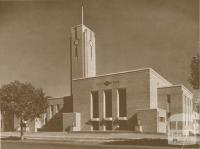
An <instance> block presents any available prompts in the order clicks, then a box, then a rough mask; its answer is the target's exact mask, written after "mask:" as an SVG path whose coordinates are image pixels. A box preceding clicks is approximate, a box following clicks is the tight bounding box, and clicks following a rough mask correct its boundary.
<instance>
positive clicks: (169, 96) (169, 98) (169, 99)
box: [167, 95, 171, 104]
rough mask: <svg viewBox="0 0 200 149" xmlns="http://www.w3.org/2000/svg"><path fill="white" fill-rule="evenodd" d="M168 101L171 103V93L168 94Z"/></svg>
mask: <svg viewBox="0 0 200 149" xmlns="http://www.w3.org/2000/svg"><path fill="white" fill-rule="evenodd" d="M167 103H168V104H170V103H171V95H167Z"/></svg>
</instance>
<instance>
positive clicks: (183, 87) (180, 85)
mask: <svg viewBox="0 0 200 149" xmlns="http://www.w3.org/2000/svg"><path fill="white" fill-rule="evenodd" d="M174 87H181V88H182V89H184V90H186V91H187V92H188V93H189V94H191V95H193V93H192V92H191V91H190V90H189V89H187V88H186V87H185V86H184V85H182V84H179V85H170V86H164V87H159V88H158V89H165V88H174Z"/></svg>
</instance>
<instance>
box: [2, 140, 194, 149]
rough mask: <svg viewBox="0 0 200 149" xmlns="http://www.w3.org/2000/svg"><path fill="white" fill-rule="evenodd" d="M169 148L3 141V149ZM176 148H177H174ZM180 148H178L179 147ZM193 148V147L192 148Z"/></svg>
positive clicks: (162, 148)
mask: <svg viewBox="0 0 200 149" xmlns="http://www.w3.org/2000/svg"><path fill="white" fill-rule="evenodd" d="M94 148H95V149H169V147H155V146H152V147H147V146H146V147H145V146H128V145H127V146H126V145H110V146H109V145H94V144H93V145H90V144H84V143H83V144H82V143H78V144H73V143H61V142H60V143H59V142H57V143H56V142H42V141H23V142H21V141H2V142H1V149H94ZM172 149H176V148H172ZM177 149H178V148H177ZM190 149H191V148H190Z"/></svg>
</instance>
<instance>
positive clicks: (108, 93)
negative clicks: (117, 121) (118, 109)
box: [104, 90, 112, 117]
mask: <svg viewBox="0 0 200 149" xmlns="http://www.w3.org/2000/svg"><path fill="white" fill-rule="evenodd" d="M104 94H105V116H106V117H112V90H105V91H104Z"/></svg>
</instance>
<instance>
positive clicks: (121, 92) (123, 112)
mask: <svg viewBox="0 0 200 149" xmlns="http://www.w3.org/2000/svg"><path fill="white" fill-rule="evenodd" d="M118 99H119V105H118V106H119V117H126V116H127V105H126V89H125V88H120V89H118Z"/></svg>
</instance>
